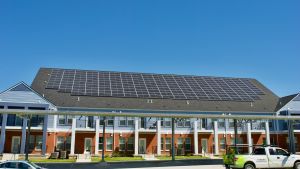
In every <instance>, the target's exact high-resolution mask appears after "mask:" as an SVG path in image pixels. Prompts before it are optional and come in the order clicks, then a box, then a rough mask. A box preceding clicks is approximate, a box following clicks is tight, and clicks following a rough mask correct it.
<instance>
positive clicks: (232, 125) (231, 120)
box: [229, 119, 234, 128]
mask: <svg viewBox="0 0 300 169" xmlns="http://www.w3.org/2000/svg"><path fill="white" fill-rule="evenodd" d="M229 127H230V128H234V120H233V119H229Z"/></svg>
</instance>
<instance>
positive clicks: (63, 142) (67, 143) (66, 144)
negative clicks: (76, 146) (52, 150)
mask: <svg viewBox="0 0 300 169" xmlns="http://www.w3.org/2000/svg"><path fill="white" fill-rule="evenodd" d="M56 150H57V151H60V150H63V151H66V150H67V151H68V150H71V137H70V136H67V137H64V136H58V137H57V139H56Z"/></svg>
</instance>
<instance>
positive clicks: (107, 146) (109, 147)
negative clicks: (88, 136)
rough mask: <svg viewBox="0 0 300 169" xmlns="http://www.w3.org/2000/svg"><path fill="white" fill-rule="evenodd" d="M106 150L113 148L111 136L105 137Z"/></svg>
mask: <svg viewBox="0 0 300 169" xmlns="http://www.w3.org/2000/svg"><path fill="white" fill-rule="evenodd" d="M106 150H108V151H112V150H113V138H112V137H108V138H106Z"/></svg>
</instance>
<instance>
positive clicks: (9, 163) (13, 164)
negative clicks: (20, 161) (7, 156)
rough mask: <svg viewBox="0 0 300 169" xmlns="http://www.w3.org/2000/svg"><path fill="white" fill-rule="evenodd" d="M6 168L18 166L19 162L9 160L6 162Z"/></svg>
mask: <svg viewBox="0 0 300 169" xmlns="http://www.w3.org/2000/svg"><path fill="white" fill-rule="evenodd" d="M4 167H5V168H17V163H16V162H7V163H4Z"/></svg>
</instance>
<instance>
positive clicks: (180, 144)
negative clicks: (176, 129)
mask: <svg viewBox="0 0 300 169" xmlns="http://www.w3.org/2000/svg"><path fill="white" fill-rule="evenodd" d="M177 148H178V149H182V148H183V138H178V139H177Z"/></svg>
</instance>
